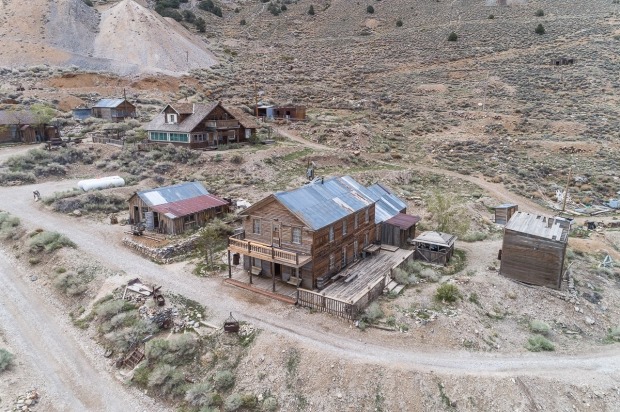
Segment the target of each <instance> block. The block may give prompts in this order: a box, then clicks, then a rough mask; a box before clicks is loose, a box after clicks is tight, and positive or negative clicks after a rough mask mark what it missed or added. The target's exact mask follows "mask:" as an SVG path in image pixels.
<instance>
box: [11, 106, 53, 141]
mask: <svg viewBox="0 0 620 412" xmlns="http://www.w3.org/2000/svg"><path fill="white" fill-rule="evenodd" d="M59 137H60V133H59V131H58V127H56V126H54V125H50V124H42V123H41V120H40V119H38V118H37V116H36V115H35V114H34V113H32V112H31V111H29V110H0V143H16V142H23V143H40V142H46V141H48V140H50V139H55V138H59Z"/></svg>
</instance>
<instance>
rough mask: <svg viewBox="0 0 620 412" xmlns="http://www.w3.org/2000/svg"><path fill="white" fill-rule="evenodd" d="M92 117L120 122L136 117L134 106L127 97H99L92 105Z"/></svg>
mask: <svg viewBox="0 0 620 412" xmlns="http://www.w3.org/2000/svg"><path fill="white" fill-rule="evenodd" d="M92 113H93V117H98V118H100V119H107V120H111V121H113V122H122V121H123V120H125V119H127V118H134V117H136V106H134V105H133V104H131V103H129V101H127V99H101V100H99V101H98V102H97V104H95V105H94V106H93V107H92Z"/></svg>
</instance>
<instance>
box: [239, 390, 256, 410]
mask: <svg viewBox="0 0 620 412" xmlns="http://www.w3.org/2000/svg"><path fill="white" fill-rule="evenodd" d="M257 405H258V399H257V398H256V395H254V394H253V393H249V392H248V393H244V394H243V395H241V406H243V407H244V408H247V409H250V410H253V409H254V408H256V406H257Z"/></svg>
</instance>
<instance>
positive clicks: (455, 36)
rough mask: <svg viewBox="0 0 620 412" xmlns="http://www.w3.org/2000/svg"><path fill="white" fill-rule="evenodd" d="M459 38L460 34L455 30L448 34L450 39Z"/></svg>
mask: <svg viewBox="0 0 620 412" xmlns="http://www.w3.org/2000/svg"><path fill="white" fill-rule="evenodd" d="M458 39H459V36H458V35H457V34H456V33H455V32H452V33H450V34H449V35H448V41H457V40H458Z"/></svg>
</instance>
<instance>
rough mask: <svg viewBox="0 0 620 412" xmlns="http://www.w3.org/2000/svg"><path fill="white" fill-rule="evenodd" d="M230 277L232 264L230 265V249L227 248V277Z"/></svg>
mask: <svg viewBox="0 0 620 412" xmlns="http://www.w3.org/2000/svg"><path fill="white" fill-rule="evenodd" d="M230 278H232V266H231V265H230V249H228V279H230Z"/></svg>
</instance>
